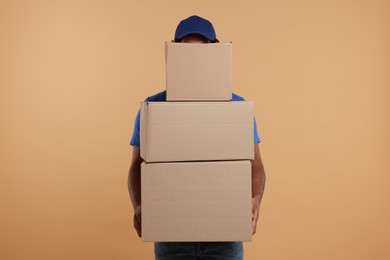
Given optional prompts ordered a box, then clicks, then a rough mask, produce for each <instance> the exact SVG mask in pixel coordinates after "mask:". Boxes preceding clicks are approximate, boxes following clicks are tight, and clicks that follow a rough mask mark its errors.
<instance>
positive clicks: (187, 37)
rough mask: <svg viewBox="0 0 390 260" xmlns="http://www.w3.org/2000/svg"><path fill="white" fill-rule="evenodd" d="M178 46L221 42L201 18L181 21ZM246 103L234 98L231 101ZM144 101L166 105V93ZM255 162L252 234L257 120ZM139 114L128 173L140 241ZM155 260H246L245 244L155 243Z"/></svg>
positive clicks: (257, 165) (255, 192)
mask: <svg viewBox="0 0 390 260" xmlns="http://www.w3.org/2000/svg"><path fill="white" fill-rule="evenodd" d="M174 41H175V42H182V43H210V44H212V43H216V42H218V39H217V38H216V34H215V31H214V28H213V25H212V24H211V23H210V22H209V21H208V20H206V19H203V18H201V17H199V16H191V17H189V18H187V19H185V20H183V21H181V22H180V23H179V25H178V27H177V29H176V32H175V39H174ZM243 100H244V99H243V98H242V97H240V96H238V95H236V94H232V101H243ZM145 101H149V102H153V101H166V92H165V91H163V92H160V93H158V94H156V95H154V96H150V97H148V98H147V99H146V100H145ZM254 123H255V124H254V159H253V160H251V163H252V234H255V233H256V226H257V220H258V217H259V208H260V202H261V198H262V195H263V190H264V186H265V172H264V167H263V163H262V160H261V156H260V150H259V142H260V139H259V137H258V134H257V127H256V120H255V121H254ZM139 124H140V112H139V111H138V114H137V118H136V122H135V125H134V132H133V136H132V139H131V141H130V144H131V145H132V146H133V158H132V162H131V166H130V171H129V178H128V188H129V193H130V197H131V200H132V203H133V207H134V228H135V230H136V231H137V233H138V236H140V237H141V233H142V230H141V182H140V172H141V163H142V161H143V160H142V158H141V157H140V148H139V146H140V142H139V141H140V140H139ZM155 256H156V259H159V260H163V259H234V260H238V259H243V245H242V242H194V243H192V242H156V243H155Z"/></svg>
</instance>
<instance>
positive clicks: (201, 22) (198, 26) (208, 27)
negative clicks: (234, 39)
mask: <svg viewBox="0 0 390 260" xmlns="http://www.w3.org/2000/svg"><path fill="white" fill-rule="evenodd" d="M190 34H199V35H202V36H203V37H205V38H207V39H209V40H210V41H215V40H216V39H217V36H216V35H215V31H214V27H213V25H212V24H211V23H210V21H208V20H206V19H204V18H202V17H199V16H197V15H193V16H190V17H188V18H187V19H184V20H182V21H181V22H180V23H179V25H178V26H177V28H176V32H175V41H180V40H181V39H182V38H183V37H185V36H187V35H190Z"/></svg>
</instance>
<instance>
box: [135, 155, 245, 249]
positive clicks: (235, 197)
mask: <svg viewBox="0 0 390 260" xmlns="http://www.w3.org/2000/svg"><path fill="white" fill-rule="evenodd" d="M251 188H252V185H251V163H250V161H221V162H181V163H145V162H143V163H142V165H141V200H142V202H141V205H142V214H141V216H142V220H141V223H142V240H143V241H160V242H162V241H250V240H251V238H252V200H251V195H252V193H251Z"/></svg>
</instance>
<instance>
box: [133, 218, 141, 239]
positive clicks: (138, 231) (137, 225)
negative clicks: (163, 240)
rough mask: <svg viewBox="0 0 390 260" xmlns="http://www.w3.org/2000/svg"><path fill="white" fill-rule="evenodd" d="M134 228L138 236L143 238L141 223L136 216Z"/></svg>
mask: <svg viewBox="0 0 390 260" xmlns="http://www.w3.org/2000/svg"><path fill="white" fill-rule="evenodd" d="M134 228H135V230H136V231H137V234H138V236H139V237H141V236H142V230H141V221H140V220H139V219H138V218H137V216H136V215H134Z"/></svg>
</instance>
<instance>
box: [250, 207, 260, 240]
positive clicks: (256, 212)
mask: <svg viewBox="0 0 390 260" xmlns="http://www.w3.org/2000/svg"><path fill="white" fill-rule="evenodd" d="M258 219H259V209H256V210H254V211H253V212H252V235H254V234H256V228H257V220H258Z"/></svg>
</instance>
